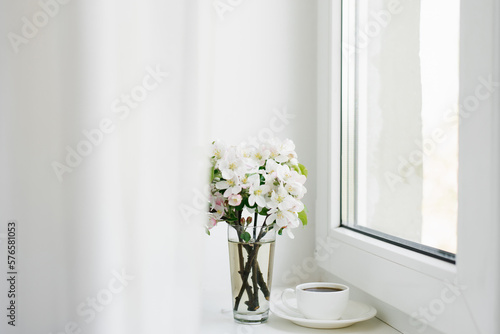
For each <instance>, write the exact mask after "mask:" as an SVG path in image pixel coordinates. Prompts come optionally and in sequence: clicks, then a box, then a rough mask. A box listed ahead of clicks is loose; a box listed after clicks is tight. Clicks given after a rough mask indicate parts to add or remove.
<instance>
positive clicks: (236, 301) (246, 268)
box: [234, 245, 260, 310]
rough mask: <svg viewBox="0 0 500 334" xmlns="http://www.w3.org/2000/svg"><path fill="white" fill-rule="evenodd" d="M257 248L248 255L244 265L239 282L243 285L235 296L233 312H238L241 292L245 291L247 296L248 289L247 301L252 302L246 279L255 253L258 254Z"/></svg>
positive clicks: (257, 246)
mask: <svg viewBox="0 0 500 334" xmlns="http://www.w3.org/2000/svg"><path fill="white" fill-rule="evenodd" d="M259 247H260V246H259V245H256V246H255V250H252V251H250V253H249V254H248V260H247V263H246V264H245V269H244V271H243V274H242V275H241V280H242V282H243V284H242V286H241V289H240V291H239V293H238V295H237V296H236V299H235V303H234V310H238V307H239V305H240V301H241V297H242V296H243V292H244V291H245V290H246V291H247V294H248V288H249V290H250V293H249V294H248V300H249V301H250V300H253V298H252V296H253V294H252V293H251V292H252V288H251V287H250V286H249V285H248V277H249V276H250V272H251V268H252V264H253V262H254V260H255V258H256V257H257V252H258V249H259ZM248 306H249V309H250V305H248Z"/></svg>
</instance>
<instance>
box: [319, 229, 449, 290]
mask: <svg viewBox="0 0 500 334" xmlns="http://www.w3.org/2000/svg"><path fill="white" fill-rule="evenodd" d="M328 241H329V242H330V243H338V242H342V243H345V244H348V245H351V246H353V247H356V248H358V249H361V250H363V251H365V252H368V253H370V254H373V255H376V256H378V257H381V258H384V259H386V260H388V261H391V262H394V263H398V264H400V265H402V266H404V267H408V268H412V269H414V270H418V271H419V272H421V273H423V274H426V275H428V276H431V277H434V278H438V279H441V280H442V279H448V280H452V279H453V278H454V277H455V276H456V274H457V268H456V266H455V265H454V264H451V263H448V262H444V261H442V260H439V259H435V258H433V257H430V256H426V255H423V254H420V253H417V252H414V251H411V250H408V249H405V248H402V247H398V246H396V245H392V244H389V243H387V242H383V241H381V240H377V239H375V238H371V237H369V236H366V235H363V234H361V233H357V232H355V231H351V230H349V229H346V228H342V227H337V228H334V229H331V230H330V233H329V234H328Z"/></svg>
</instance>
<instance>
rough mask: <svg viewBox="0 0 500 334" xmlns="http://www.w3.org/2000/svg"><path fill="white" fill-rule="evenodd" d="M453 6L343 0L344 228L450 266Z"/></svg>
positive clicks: (454, 162) (454, 158)
mask: <svg viewBox="0 0 500 334" xmlns="http://www.w3.org/2000/svg"><path fill="white" fill-rule="evenodd" d="M459 4H460V2H459V1H457V0H439V1H432V0H422V1H412V2H409V1H405V2H399V1H395V0H378V1H366V0H344V1H343V15H342V20H343V27H342V28H343V36H342V224H343V225H344V226H346V227H349V228H352V229H354V230H356V231H359V232H362V233H365V234H367V235H371V236H373V237H377V238H380V239H382V240H385V241H387V242H392V243H395V244H398V245H400V246H403V247H407V248H410V249H413V250H416V251H419V252H422V253H424V254H427V255H431V256H434V257H437V258H441V259H443V260H446V261H449V262H452V263H454V262H455V253H456V245H457V233H456V230H457V229H456V227H457V200H458V198H457V195H458V194H457V190H458V183H457V177H458V117H457V115H458V90H459V85H458V73H459V64H458V58H459V57H458V56H459V32H460V30H459V17H460V13H459Z"/></svg>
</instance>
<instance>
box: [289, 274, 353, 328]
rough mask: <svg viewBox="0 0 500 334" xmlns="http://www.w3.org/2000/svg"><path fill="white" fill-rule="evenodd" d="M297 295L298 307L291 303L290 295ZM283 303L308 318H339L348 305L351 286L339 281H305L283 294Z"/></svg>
mask: <svg viewBox="0 0 500 334" xmlns="http://www.w3.org/2000/svg"><path fill="white" fill-rule="evenodd" d="M293 295H295V297H296V299H297V307H295V306H293V305H291V304H290V302H289V301H288V299H289V296H293ZM281 300H282V302H283V305H285V306H286V307H287V308H289V309H291V310H292V311H294V312H298V313H301V314H302V315H304V316H305V317H306V318H307V319H314V320H337V319H339V318H340V317H341V316H342V313H343V312H344V311H345V309H346V307H347V302H348V301H349V287H348V286H346V285H343V284H338V283H326V282H313V283H303V284H299V285H297V286H296V287H295V289H286V290H285V291H283V293H282V294H281Z"/></svg>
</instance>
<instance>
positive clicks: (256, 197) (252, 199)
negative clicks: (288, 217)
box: [248, 175, 271, 208]
mask: <svg viewBox="0 0 500 334" xmlns="http://www.w3.org/2000/svg"><path fill="white" fill-rule="evenodd" d="M254 176H255V177H254V178H253V182H252V185H251V186H250V190H249V193H250V196H249V197H248V204H250V206H254V205H255V203H257V205H258V206H260V207H261V208H265V207H266V205H267V201H266V195H267V194H268V193H269V191H270V190H271V187H269V186H268V185H266V184H263V185H260V176H259V175H254Z"/></svg>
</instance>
